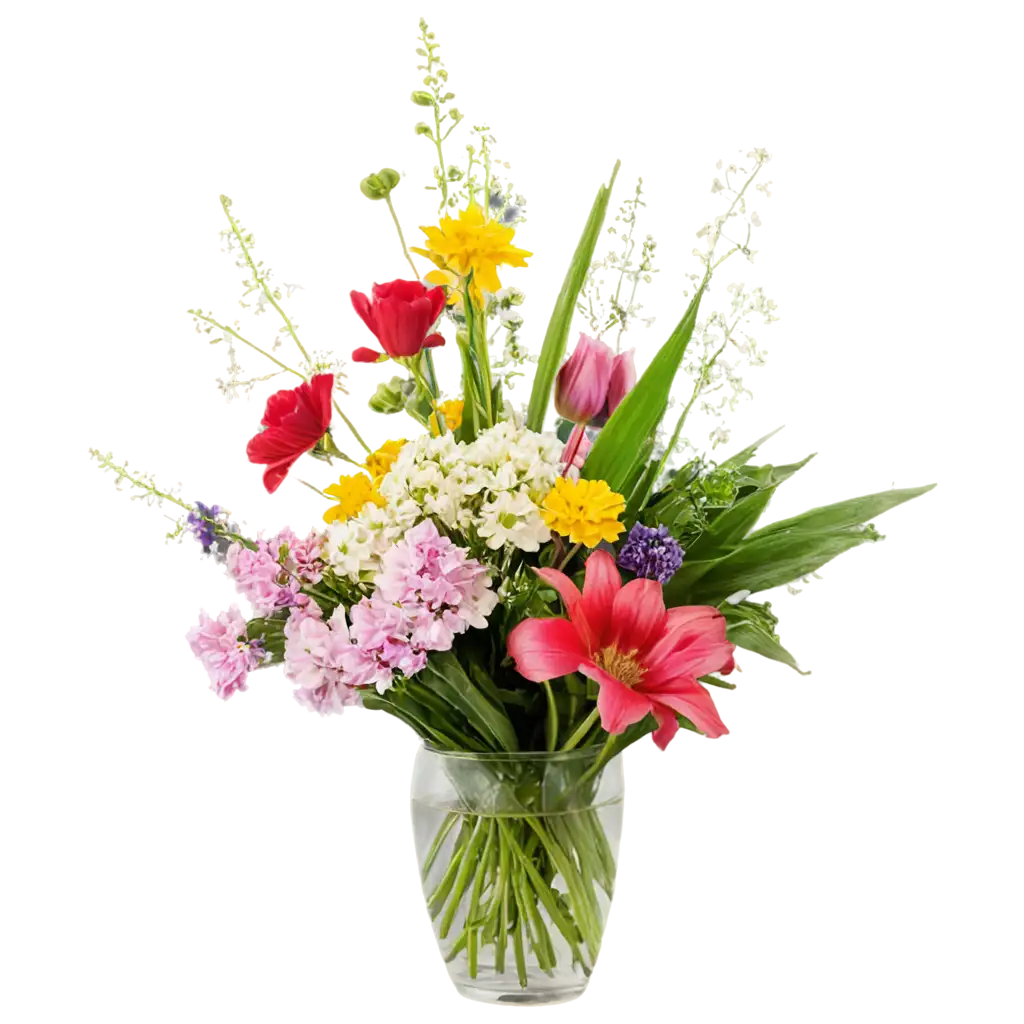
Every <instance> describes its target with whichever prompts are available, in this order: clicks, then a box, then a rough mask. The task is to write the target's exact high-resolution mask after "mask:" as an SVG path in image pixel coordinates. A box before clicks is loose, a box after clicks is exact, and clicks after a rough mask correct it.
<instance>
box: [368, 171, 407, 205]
mask: <svg viewBox="0 0 1024 1024" xmlns="http://www.w3.org/2000/svg"><path fill="white" fill-rule="evenodd" d="M400 180H401V176H400V175H399V173H398V171H395V170H392V169H391V168H390V167H384V168H381V170H379V171H378V172H377V173H376V174H369V175H367V176H366V177H365V178H363V180H362V181H361V182H359V191H360V192H362V193H363V195H364V196H366V198H367V199H384V198H386V197H387V196H389V195H390V194H391V190H392V189H393V188H394V187H395V186H396V185H397V184H398V182H399V181H400Z"/></svg>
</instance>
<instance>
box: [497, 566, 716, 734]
mask: <svg viewBox="0 0 1024 1024" xmlns="http://www.w3.org/2000/svg"><path fill="white" fill-rule="evenodd" d="M535 572H536V573H537V575H538V576H540V578H541V579H542V580H544V582H545V583H547V584H548V585H549V586H551V587H553V588H554V589H555V590H557V591H558V593H559V594H560V595H561V598H562V601H563V603H564V604H565V609H566V612H567V614H568V616H569V617H568V618H567V619H526V620H525V621H524V622H520V623H519V625H518V626H516V627H515V629H513V630H512V632H511V633H509V635H508V653H509V654H510V655H511V656H512V658H513V660H514V661H515V664H516V670H517V671H518V672H519V674H520V675H522V676H525V677H526V678H527V679H530V680H533V681H534V682H538V683H539V682H543V681H545V680H548V679H555V678H556V677H558V676H564V675H565V674H566V673H568V672H581V673H582V674H583V675H585V676H587V677H588V678H590V679H593V680H594V681H595V682H596V683H597V684H598V687H599V690H598V697H597V708H598V711H600V713H601V725H602V726H603V727H604V729H605V730H606V731H607V732H609V733H621V732H623V731H624V730H625V729H626V727H627V726H630V725H632V724H633V723H634V722H639V721H640V720H641V719H642V718H644V717H646V715H647V714H649V713H650V714H653V715H654V717H655V719H656V720H657V723H658V729H657V731H656V732H655V733H654V742H655V743H657V744H658V746H659V747H661V749H662V750H664V749H665V747H667V746H668V744H669V741H670V740H671V739H672V737H673V736H675V734H676V731H677V730H678V729H679V723H678V721H677V720H676V714H677V712H678V713H679V714H681V715H684V716H685V717H686V718H688V719H689V720H690V721H691V722H693V724H694V725H695V726H696V727H697V728H698V729H699V730H700V731H701V732H702V733H704V735H705V736H710V737H717V736H722V735H724V734H725V733H727V732H728V731H729V730H728V729H727V728H726V727H725V725H724V723H723V722H722V720H721V718H719V717H718V711H717V709H716V708H715V704H714V701H713V700H712V699H711V695H710V694H709V693H708V691H707V690H705V689H704V687H703V686H701V684H700V683H699V682H698V681H697V680H698V679H699V677H700V676H704V675H707V674H708V673H710V672H722V673H728V672H731V671H732V669H733V659H732V652H733V649H734V648H733V645H732V644H731V643H729V642H728V640H726V638H725V618H724V617H723V616H722V613H721V612H719V611H718V610H717V609H716V608H710V607H704V606H694V607H684V608H670V609H668V611H666V610H665V599H664V597H663V595H662V589H661V584H660V583H658V582H657V581H656V580H648V579H635V580H631V581H630V582H629V583H627V584H626V585H625V586H623V585H622V578H621V576H620V575H619V570H618V569H617V568H616V567H615V560H614V559H613V558H612V556H611V555H609V554H608V552H606V551H602V550H600V549H598V550H596V551H595V552H594V553H593V554H592V555H591V556H590V557H589V558H588V559H587V567H586V577H585V580H584V583H583V593H582V594H581V593H580V591H579V590H578V589H577V587H576V584H575V583H573V582H572V580H571V579H569V577H568V576H566V575H565V574H564V573H561V572H558V571H557V570H555V569H537V570H535Z"/></svg>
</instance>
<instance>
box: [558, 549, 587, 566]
mask: <svg viewBox="0 0 1024 1024" xmlns="http://www.w3.org/2000/svg"><path fill="white" fill-rule="evenodd" d="M581 547H583V544H582V543H580V544H574V545H573V546H572V547H571V548H569V551H568V553H567V554H566V556H565V558H563V559H562V564H561V565H559V567H558V571H559V572H564V571H565V567H566V566H567V565H568V564H569V563H570V562H571V561H572V560H573V559H574V558H575V557H576V554H577V553H578V552H579V550H580V548H581Z"/></svg>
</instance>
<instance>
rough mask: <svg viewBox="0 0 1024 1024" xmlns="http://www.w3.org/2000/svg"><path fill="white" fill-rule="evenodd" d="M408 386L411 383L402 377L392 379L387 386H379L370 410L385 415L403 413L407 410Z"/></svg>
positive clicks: (371, 400) (371, 401)
mask: <svg viewBox="0 0 1024 1024" xmlns="http://www.w3.org/2000/svg"><path fill="white" fill-rule="evenodd" d="M408 384H409V381H407V380H404V379H403V378H402V377H392V378H391V380H389V381H388V382H387V383H386V384H378V385H377V390H376V391H375V392H374V394H373V397H372V398H371V399H370V403H369V404H370V408H371V409H372V410H373V411H374V412H382V413H385V414H390V413H394V412H401V411H402V410H403V409H404V408H405V400H406V389H407V385H408Z"/></svg>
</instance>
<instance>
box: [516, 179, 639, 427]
mask: <svg viewBox="0 0 1024 1024" xmlns="http://www.w3.org/2000/svg"><path fill="white" fill-rule="evenodd" d="M618 173H619V162H618V161H616V162H615V167H614V168H612V176H611V179H610V180H609V182H608V184H607V185H602V186H601V187H600V188H599V189H598V190H597V198H596V199H595V200H594V205H593V206H592V207H591V210H590V216H589V217H588V218H587V223H586V226H585V227H584V228H583V234H582V235H581V236H580V240H579V243H578V244H577V246H576V252H575V253H573V257H572V262H571V263H570V264H569V270H568V272H567V273H566V275H565V280H564V281H563V282H562V290H561V291H560V292H559V293H558V298H557V299H556V300H555V308H554V310H553V311H552V313H551V320H550V321H549V322H548V329H547V333H546V334H545V335H544V344H543V346H542V347H541V350H540V357H539V358H538V360H537V375H536V377H535V378H534V381H533V390H532V391H531V392H530V407H529V411H528V412H527V415H526V425H527V426H528V427H529V428H530V429H531V430H543V429H544V417H545V415H546V414H547V411H548V403H549V402H550V400H551V389H552V387H553V386H554V383H555V374H556V373H558V368H559V366H561V364H562V357H563V356H564V355H565V345H566V341H567V340H568V338H569V328H570V327H571V326H572V316H573V313H574V311H575V309H576V299H577V297H578V296H579V293H580V288H582V287H583V282H584V281H585V280H586V276H587V270H588V268H589V267H590V261H591V260H592V259H593V256H594V248H595V247H596V245H597V238H598V235H599V234H600V231H601V225H602V224H603V223H604V215H605V213H606V211H607V210H608V199H609V197H610V196H611V194H612V186H613V185H614V184H615V176H616V175H617V174H618Z"/></svg>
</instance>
